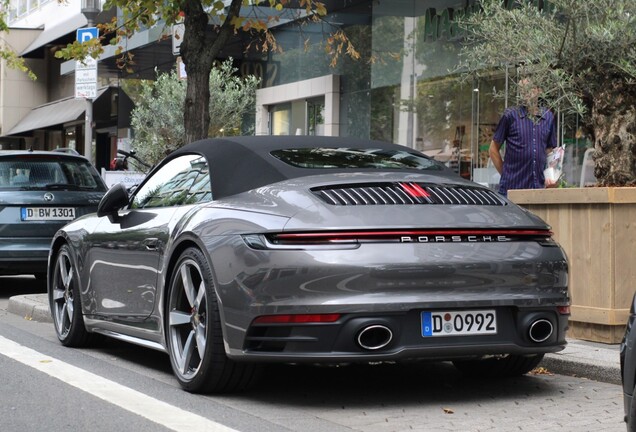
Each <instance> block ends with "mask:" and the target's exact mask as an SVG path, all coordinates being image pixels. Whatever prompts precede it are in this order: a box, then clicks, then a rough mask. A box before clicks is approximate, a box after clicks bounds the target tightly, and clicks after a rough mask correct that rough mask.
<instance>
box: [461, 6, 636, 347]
mask: <svg viewBox="0 0 636 432" xmlns="http://www.w3.org/2000/svg"><path fill="white" fill-rule="evenodd" d="M457 21H458V24H459V26H460V28H461V29H462V30H463V31H464V32H465V33H464V35H465V39H464V44H463V47H462V51H461V59H462V63H461V66H462V67H463V68H464V70H465V71H467V72H468V73H470V74H477V75H479V74H482V73H488V71H492V70H493V69H498V68H508V67H511V66H513V67H517V68H521V69H523V70H525V71H527V72H529V73H531V74H532V77H533V78H532V79H533V81H534V82H535V83H538V85H539V86H540V88H541V91H542V97H543V99H544V100H545V101H546V103H547V104H549V105H550V106H551V107H552V108H553V109H555V110H557V109H558V110H559V111H560V112H562V113H564V112H565V113H567V112H570V113H576V114H578V115H579V116H580V118H581V121H582V123H583V125H584V128H585V130H586V132H587V134H588V135H589V136H590V137H591V139H592V140H593V142H594V148H595V152H594V161H595V168H594V175H595V177H596V179H597V182H598V183H597V187H594V188H584V189H581V188H572V189H545V190H532V191H530V190H523V191H510V192H509V197H510V198H511V199H512V200H513V201H515V202H517V203H519V204H521V205H523V206H525V207H526V208H528V209H529V210H531V211H533V212H535V213H537V214H538V215H539V216H541V217H543V218H544V219H545V220H546V221H547V222H548V223H549V224H550V225H552V227H553V229H554V232H555V237H556V238H557V240H558V241H559V242H560V243H561V244H562V245H563V247H564V249H565V250H566V252H567V253H568V256H569V261H570V291H571V296H572V316H571V320H570V323H571V326H570V332H571V335H572V336H574V337H579V338H583V339H589V340H597V341H603V342H611V343H615V342H618V341H620V337H621V336H622V332H623V326H624V324H625V322H626V319H627V313H628V309H629V306H630V303H631V296H632V294H633V292H634V290H635V289H636V270H635V269H634V268H636V266H634V265H633V263H631V262H630V260H631V257H632V256H633V255H632V251H633V249H634V246H636V226H635V225H634V223H633V221H634V220H636V189H634V188H630V187H628V186H634V185H636V2H634V1H633V0H550V1H529V0H517V1H513V0H506V1H502V0H483V1H481V7H480V9H479V11H478V12H474V13H471V14H466V15H463V16H461V17H458V19H457Z"/></svg>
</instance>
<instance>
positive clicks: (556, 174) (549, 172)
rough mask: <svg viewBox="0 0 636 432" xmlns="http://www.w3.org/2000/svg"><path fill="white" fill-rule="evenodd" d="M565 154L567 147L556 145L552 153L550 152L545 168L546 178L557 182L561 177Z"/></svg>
mask: <svg viewBox="0 0 636 432" xmlns="http://www.w3.org/2000/svg"><path fill="white" fill-rule="evenodd" d="M564 155H565V149H564V148H563V147H556V148H555V149H554V150H552V153H550V154H548V158H547V161H546V164H545V170H543V175H544V177H545V178H546V180H549V181H551V182H552V183H556V182H557V181H558V180H559V178H561V174H562V173H563V157H564Z"/></svg>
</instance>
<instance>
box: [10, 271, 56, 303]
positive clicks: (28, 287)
mask: <svg viewBox="0 0 636 432" xmlns="http://www.w3.org/2000/svg"><path fill="white" fill-rule="evenodd" d="M42 293H46V281H45V280H37V279H35V278H34V277H33V276H31V275H23V276H0V299H8V298H9V297H11V296H14V295H23V294H42Z"/></svg>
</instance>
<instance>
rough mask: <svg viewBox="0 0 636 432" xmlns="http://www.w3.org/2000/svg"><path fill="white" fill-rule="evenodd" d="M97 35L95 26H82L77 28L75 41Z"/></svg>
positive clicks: (85, 39)
mask: <svg viewBox="0 0 636 432" xmlns="http://www.w3.org/2000/svg"><path fill="white" fill-rule="evenodd" d="M98 36H99V31H98V30H97V27H84V28H80V29H77V41H78V42H86V41H87V40H90V39H93V38H96V37H98Z"/></svg>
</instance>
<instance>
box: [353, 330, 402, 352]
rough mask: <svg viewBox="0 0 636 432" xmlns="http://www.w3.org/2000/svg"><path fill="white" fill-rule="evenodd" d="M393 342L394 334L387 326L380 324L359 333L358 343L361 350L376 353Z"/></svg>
mask: <svg viewBox="0 0 636 432" xmlns="http://www.w3.org/2000/svg"><path fill="white" fill-rule="evenodd" d="M391 340H393V332H392V331H391V329H390V328H388V327H387V326H383V325H380V324H376V325H371V326H368V327H365V328H363V329H362V330H360V332H359V333H358V337H357V338H356V342H357V343H358V345H359V346H360V347H361V348H364V349H366V350H370V351H375V350H379V349H382V348H384V347H385V346H387V345H388V344H390V343H391Z"/></svg>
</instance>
